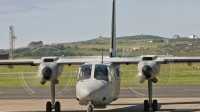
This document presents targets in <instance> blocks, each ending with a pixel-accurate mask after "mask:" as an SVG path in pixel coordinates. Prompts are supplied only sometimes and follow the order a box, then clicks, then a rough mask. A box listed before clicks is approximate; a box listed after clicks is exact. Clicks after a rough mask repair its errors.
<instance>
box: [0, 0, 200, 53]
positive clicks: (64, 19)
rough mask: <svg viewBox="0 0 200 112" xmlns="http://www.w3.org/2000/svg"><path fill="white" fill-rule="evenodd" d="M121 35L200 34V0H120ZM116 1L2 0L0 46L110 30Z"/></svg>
mask: <svg viewBox="0 0 200 112" xmlns="http://www.w3.org/2000/svg"><path fill="white" fill-rule="evenodd" d="M116 1H117V6H116V11H117V12H116V14H117V15H116V19H117V37H119V36H132V35H140V34H147V35H157V36H162V37H169V38H171V37H172V36H173V35H175V34H178V35H180V36H181V37H186V36H189V35H192V34H195V35H197V36H200V6H199V4H200V0H116ZM111 5H112V0H0V49H5V48H9V26H10V25H13V26H14V32H15V35H16V36H17V40H16V42H15V46H16V47H21V46H26V45H28V43H30V42H31V41H43V42H44V43H45V44H48V43H65V42H74V41H81V40H89V39H93V38H96V37H98V36H104V37H110V35H111V33H110V32H111V9H112V7H111Z"/></svg>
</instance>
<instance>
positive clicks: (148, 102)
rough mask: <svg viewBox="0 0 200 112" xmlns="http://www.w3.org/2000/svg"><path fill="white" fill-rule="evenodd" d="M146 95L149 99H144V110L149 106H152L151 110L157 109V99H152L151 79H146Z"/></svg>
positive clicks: (147, 109)
mask: <svg viewBox="0 0 200 112" xmlns="http://www.w3.org/2000/svg"><path fill="white" fill-rule="evenodd" d="M148 95H149V100H144V111H149V108H152V109H153V111H158V101H157V100H153V101H152V81H151V79H149V80H148Z"/></svg>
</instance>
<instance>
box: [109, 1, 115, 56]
mask: <svg viewBox="0 0 200 112" xmlns="http://www.w3.org/2000/svg"><path fill="white" fill-rule="evenodd" d="M111 30H112V32H111V42H110V57H115V56H116V19H115V0H113V6H112V29H111Z"/></svg>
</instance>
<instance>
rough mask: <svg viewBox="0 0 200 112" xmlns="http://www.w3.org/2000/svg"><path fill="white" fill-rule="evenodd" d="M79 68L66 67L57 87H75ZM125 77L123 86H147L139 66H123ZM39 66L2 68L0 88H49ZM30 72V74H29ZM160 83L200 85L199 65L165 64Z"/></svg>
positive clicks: (161, 71) (159, 79)
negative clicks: (42, 83)
mask: <svg viewBox="0 0 200 112" xmlns="http://www.w3.org/2000/svg"><path fill="white" fill-rule="evenodd" d="M77 68H78V66H65V68H64V71H63V74H62V75H61V77H60V78H59V81H60V83H59V84H58V85H57V86H62V87H65V86H75V85H76V81H77V74H76V73H75V71H76V70H77ZM121 68H122V70H123V75H122V77H121V86H146V85H147V81H145V82H144V84H140V83H139V78H138V77H137V65H122V66H121ZM37 69H38V66H33V67H32V66H15V68H14V69H9V68H7V67H4V66H1V67H0V87H1V88H14V87H23V86H28V87H49V86H50V83H49V82H47V83H46V84H45V85H41V84H40V80H41V79H40V78H39V77H38V75H37ZM27 72H30V73H27ZM157 78H158V83H156V84H154V85H200V81H199V79H200V69H199V64H193V65H192V66H188V65H187V64H185V63H184V64H163V65H161V70H160V74H159V75H158V77H157Z"/></svg>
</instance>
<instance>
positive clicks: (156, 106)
mask: <svg viewBox="0 0 200 112" xmlns="http://www.w3.org/2000/svg"><path fill="white" fill-rule="evenodd" d="M152 108H153V111H158V101H157V100H153V105H152Z"/></svg>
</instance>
